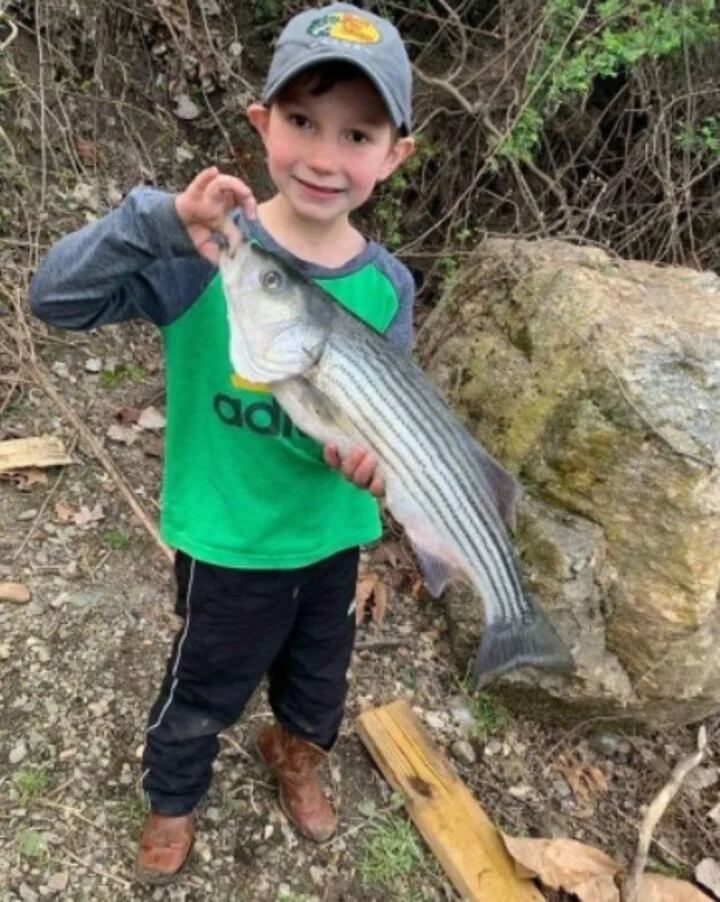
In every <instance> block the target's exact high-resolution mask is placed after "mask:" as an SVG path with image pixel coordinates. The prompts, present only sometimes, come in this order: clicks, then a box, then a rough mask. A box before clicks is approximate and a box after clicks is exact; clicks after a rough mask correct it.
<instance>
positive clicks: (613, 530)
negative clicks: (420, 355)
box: [423, 240, 720, 726]
mask: <svg viewBox="0 0 720 902" xmlns="http://www.w3.org/2000/svg"><path fill="white" fill-rule="evenodd" d="M430 334H431V335H432V340H433V342H434V346H433V345H432V344H431V342H430V341H429V340H428V336H429V335H430ZM425 339H426V340H425V341H424V342H423V348H424V350H425V351H426V366H427V369H428V370H429V372H430V375H431V376H432V377H433V378H434V379H435V381H436V382H438V383H439V384H440V385H441V387H443V388H444V390H445V393H446V395H447V397H448V399H449V400H450V403H451V404H452V406H453V407H454V409H455V410H456V411H457V412H458V414H459V415H460V417H461V418H462V419H463V420H464V421H465V422H466V423H467V424H468V425H469V426H470V428H471V430H472V431H473V433H474V434H475V435H476V437H477V438H478V440H479V441H480V442H481V443H482V444H483V445H485V447H487V448H488V450H490V451H491V453H493V454H494V455H495V456H496V457H497V458H498V459H499V460H500V461H501V462H503V463H504V464H505V465H506V466H507V467H508V468H509V469H510V470H512V471H513V472H515V473H516V474H517V476H518V478H519V480H520V482H521V483H522V485H523V486H524V488H525V491H526V497H525V499H524V500H523V502H522V503H521V506H520V510H519V517H518V529H517V535H516V539H517V543H518V547H519V549H520V551H521V554H522V559H523V569H524V572H525V575H526V578H527V582H528V584H529V586H530V588H531V589H532V591H533V592H534V593H535V595H536V596H537V598H538V599H539V601H540V603H541V604H542V606H543V607H544V608H545V609H546V611H547V612H548V613H549V615H550V617H551V619H552V620H553V622H554V623H555V624H556V625H557V628H558V630H559V632H560V633H561V634H562V635H563V636H564V638H566V640H567V641H568V644H569V645H570V647H571V649H572V651H573V653H574V655H575V657H576V660H577V662H578V672H577V674H576V675H575V676H573V677H570V678H567V677H562V676H556V675H550V674H544V673H541V672H540V671H536V670H526V671H519V672H516V673H514V674H511V675H510V676H509V677H507V678H505V679H504V680H503V681H502V684H501V687H502V689H503V691H504V692H505V694H506V696H507V697H508V698H509V699H511V700H513V701H514V702H515V704H516V705H518V706H520V707H521V708H523V709H525V710H526V711H529V712H531V713H534V714H535V715H537V716H545V715H547V716H550V717H554V718H573V717H588V716H593V715H604V716H612V717H617V718H627V719H629V720H631V721H636V722H640V723H643V724H648V725H652V726H659V725H663V724H672V723H678V724H680V723H687V722H690V721H693V720H697V719H700V718H703V717H705V716H707V715H709V714H711V713H714V712H717V711H718V710H720V654H719V653H718V635H719V632H720V604H719V602H720V598H719V588H720V470H719V469H718V467H719V465H720V279H718V277H717V276H716V275H714V274H713V273H708V272H696V271H693V270H690V269H681V268H661V267H658V266H653V265H651V264H647V263H642V262H627V261H619V260H614V259H613V258H611V257H610V256H609V255H608V254H606V253H605V252H604V251H602V250H599V249H590V248H579V247H576V246H574V245H571V244H566V243H563V242H556V241H544V242H527V241H513V240H491V241H487V242H485V243H484V244H483V245H482V246H481V247H480V248H479V250H478V252H477V254H476V255H475V256H474V257H473V258H472V259H471V260H470V261H469V262H468V264H467V265H466V266H465V267H464V269H463V272H462V273H461V275H460V277H459V278H458V282H457V290H456V292H455V295H454V299H453V302H452V303H451V304H450V305H448V306H447V307H445V308H444V309H443V310H442V311H440V312H439V313H438V314H436V315H435V316H434V317H433V324H432V326H431V327H430V328H429V329H428V330H427V331H426V333H425ZM446 602H447V612H448V619H449V627H450V633H451V637H452V639H453V642H454V647H455V650H456V653H457V655H458V658H459V659H460V662H461V664H462V665H463V666H465V665H466V663H467V661H468V659H469V656H470V655H471V652H472V649H474V647H475V646H476V644H477V638H478V635H479V632H480V630H481V620H480V618H479V603H478V600H477V599H474V598H472V597H471V596H470V594H469V593H468V592H465V591H463V590H455V589H452V590H450V591H449V592H448V593H447V594H446ZM528 690H530V691H528Z"/></svg>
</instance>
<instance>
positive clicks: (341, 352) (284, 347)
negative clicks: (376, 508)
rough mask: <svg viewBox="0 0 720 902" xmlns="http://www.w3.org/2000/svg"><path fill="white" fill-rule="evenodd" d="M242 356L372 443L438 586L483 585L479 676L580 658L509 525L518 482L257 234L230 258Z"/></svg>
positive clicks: (303, 414)
mask: <svg viewBox="0 0 720 902" xmlns="http://www.w3.org/2000/svg"><path fill="white" fill-rule="evenodd" d="M219 267H220V273H221V277H222V281H223V286H224V290H225V295H226V298H227V306H228V319H229V325H230V360H231V363H232V365H233V367H234V369H235V371H236V372H237V373H238V375H240V376H241V377H243V378H244V379H247V380H249V381H251V382H255V383H264V384H266V385H267V386H268V387H269V388H270V390H271V391H272V392H273V394H274V395H275V397H276V398H277V400H278V402H279V403H280V405H281V406H282V407H283V408H284V409H285V411H286V412H287V413H288V414H289V416H290V417H291V418H292V420H293V421H294V422H295V424H296V425H297V426H298V427H299V428H300V429H302V430H303V431H304V432H305V433H307V434H308V435H310V436H311V437H312V438H314V439H316V440H317V441H318V442H322V443H323V444H325V443H327V442H333V443H334V444H336V445H337V447H338V450H339V452H340V454H341V455H344V454H345V453H347V452H348V451H349V450H351V449H352V448H356V447H365V448H369V449H371V450H372V451H373V452H374V453H375V454H376V455H377V458H378V468H379V471H380V473H381V474H382V476H383V478H384V480H385V487H386V489H385V492H386V494H385V501H386V503H387V506H388V508H389V509H390V511H391V513H392V514H393V516H394V517H395V519H396V520H398V521H399V522H400V523H401V524H402V526H403V527H404V529H405V531H406V533H407V536H408V538H409V539H410V541H411V543H412V545H413V548H414V551H415V553H416V555H417V558H418V563H419V565H420V568H421V570H422V573H423V576H424V579H425V583H426V585H427V588H428V590H429V591H430V592H431V594H433V595H435V596H438V595H440V593H441V592H442V591H443V589H444V588H445V586H446V585H447V583H448V582H449V581H450V580H452V579H455V578H460V579H463V580H464V581H466V582H467V583H469V584H470V585H471V586H472V587H473V588H474V589H475V591H476V592H477V593H478V594H479V595H480V597H481V599H482V602H483V607H484V622H485V629H484V631H483V635H482V640H481V643H480V647H479V649H478V652H477V657H476V659H475V662H474V667H473V672H474V676H475V679H476V682H477V685H478V686H482V685H485V684H487V683H489V682H490V681H491V680H493V679H495V678H496V677H498V676H499V675H500V674H502V673H504V672H506V671H509V670H512V669H513V668H516V667H522V666H525V665H533V666H538V667H546V668H550V669H553V670H570V669H572V668H573V667H574V662H573V659H572V656H571V655H570V653H569V651H568V650H567V648H566V646H565V645H564V643H563V642H562V640H561V639H560V638H559V636H558V635H557V633H556V632H555V630H554V629H553V627H552V626H551V624H550V622H549V621H548V620H547V619H546V617H545V616H544V614H543V613H542V611H541V610H540V608H539V607H538V605H537V603H536V602H535V601H534V600H533V599H532V598H531V597H530V596H529V595H528V594H527V593H526V592H525V591H524V589H523V586H522V580H521V577H520V572H519V569H518V565H517V561H516V558H515V554H514V552H513V547H512V545H511V542H510V539H509V536H508V527H511V526H512V521H513V511H514V505H515V501H516V498H517V496H518V493H519V486H518V484H517V483H516V481H515V479H514V478H513V477H512V476H511V475H510V473H508V472H507V471H506V470H505V469H503V467H501V466H500V464H499V463H497V461H495V460H494V459H493V458H492V457H491V456H490V455H489V454H488V453H487V452H486V451H485V450H484V449H483V448H482V447H481V446H480V445H479V444H478V443H477V442H476V441H475V440H474V439H473V437H472V436H471V435H470V433H469V432H468V431H467V430H466V429H465V428H464V427H463V426H462V424H461V423H460V422H459V421H458V420H457V419H456V417H455V416H454V414H453V413H452V411H451V410H450V408H449V407H448V405H447V404H446V403H445V402H444V401H443V399H442V398H441V397H440V394H439V393H438V391H437V389H436V388H435V386H434V385H433V384H432V383H431V382H430V381H429V379H428V378H427V377H426V376H425V374H424V373H423V372H422V370H421V369H420V368H419V367H418V366H416V365H415V364H414V363H413V362H412V361H411V360H410V358H409V357H406V356H405V355H403V354H401V353H399V352H398V350H397V349H396V348H394V347H393V346H392V345H391V344H390V343H389V342H388V341H387V339H386V338H384V337H383V336H382V335H381V334H379V333H377V332H375V331H374V330H373V329H372V328H371V327H370V326H368V325H366V324H365V323H364V322H362V321H361V320H360V319H358V318H357V317H355V316H354V315H353V314H351V313H349V312H348V311H346V310H345V309H344V308H343V307H342V306H341V305H340V304H338V303H337V301H335V300H334V299H333V298H332V297H331V296H330V295H329V294H327V293H326V292H325V291H323V290H322V289H321V288H320V287H319V286H317V285H315V284H314V283H312V282H309V281H308V280H307V279H306V278H304V277H303V276H301V275H300V274H298V273H296V272H295V271H294V270H292V269H291V267H289V266H288V265H287V264H286V263H285V262H284V261H281V260H279V259H278V258H277V257H275V256H273V255H272V254H270V253H269V252H267V251H265V250H263V249H262V248H260V247H259V246H257V245H256V244H254V243H252V242H249V241H242V242H241V243H240V244H239V247H238V248H237V249H232V250H228V249H227V248H226V249H225V250H222V251H221V253H220V259H219Z"/></svg>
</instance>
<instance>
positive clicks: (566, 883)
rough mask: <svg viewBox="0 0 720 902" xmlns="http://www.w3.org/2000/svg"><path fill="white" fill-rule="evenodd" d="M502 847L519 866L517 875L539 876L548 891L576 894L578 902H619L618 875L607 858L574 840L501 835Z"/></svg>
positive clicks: (616, 869)
mask: <svg viewBox="0 0 720 902" xmlns="http://www.w3.org/2000/svg"><path fill="white" fill-rule="evenodd" d="M502 838H503V841H504V843H505V847H506V848H507V850H508V852H509V853H510V855H511V856H512V858H513V859H514V860H515V862H516V863H519V864H520V865H521V871H520V872H519V876H522V877H539V878H540V880H541V881H542V882H543V883H544V884H545V885H546V886H548V887H550V888H551V889H556V890H557V889H564V890H565V891H566V892H569V893H575V895H576V896H577V897H578V899H580V902H620V893H619V890H618V888H617V886H616V884H615V876H616V875H617V874H618V873H619V871H620V870H621V869H620V866H619V865H617V864H616V863H615V862H614V861H613V859H612V858H610V856H609V855H606V854H605V853H604V852H601V851H600V850H599V849H595V848H593V846H586V845H585V844H584V843H581V842H577V840H574V839H518V838H516V837H512V836H507V835H506V834H504V833H503V834H502Z"/></svg>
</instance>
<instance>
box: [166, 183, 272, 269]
mask: <svg viewBox="0 0 720 902" xmlns="http://www.w3.org/2000/svg"><path fill="white" fill-rule="evenodd" d="M238 206H239V207H242V209H243V212H244V213H245V215H246V216H247V218H248V219H254V218H255V215H256V207H257V204H256V202H255V197H254V196H253V193H252V190H251V189H250V188H248V186H247V185H246V184H245V182H243V181H241V180H240V179H238V178H235V176H233V175H224V174H223V173H221V172H220V170H219V169H218V168H217V166H210V168H209V169H203V171H202V172H201V173H200V174H199V175H196V176H195V178H194V179H193V180H192V181H191V182H190V184H189V185H188V186H187V188H186V189H185V190H184V191H183V192H182V193H180V194H178V195H176V197H175V210H176V211H177V214H178V216H179V217H180V219H181V221H182V223H183V225H184V226H185V228H186V229H187V230H188V234H189V235H190V237H191V238H192V240H193V243H194V245H195V247H196V248H197V250H198V253H199V254H202V256H203V257H206V258H207V259H208V260H210V262H211V263H217V260H218V254H219V248H218V247H217V245H216V244H214V243H213V241H212V240H211V238H212V236H213V234H214V233H217V232H223V233H224V234H225V235H226V237H227V239H228V242H229V244H230V246H231V248H232V247H236V246H237V244H238V239H239V232H238V230H237V229H236V228H234V227H233V226H232V224H231V223H229V222H228V221H227V215H228V213H229V212H230V211H231V210H233V209H234V208H235V207H238ZM231 230H232V232H231Z"/></svg>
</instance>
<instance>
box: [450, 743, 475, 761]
mask: <svg viewBox="0 0 720 902" xmlns="http://www.w3.org/2000/svg"><path fill="white" fill-rule="evenodd" d="M450 751H451V752H452V755H453V757H454V758H455V759H456V760H458V761H460V762H461V763H462V764H475V762H476V761H477V755H476V754H475V749H474V748H473V747H472V745H471V744H470V743H469V742H468V741H467V740H466V739H458V740H457V741H456V742H453V744H452V745H451V746H450Z"/></svg>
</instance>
